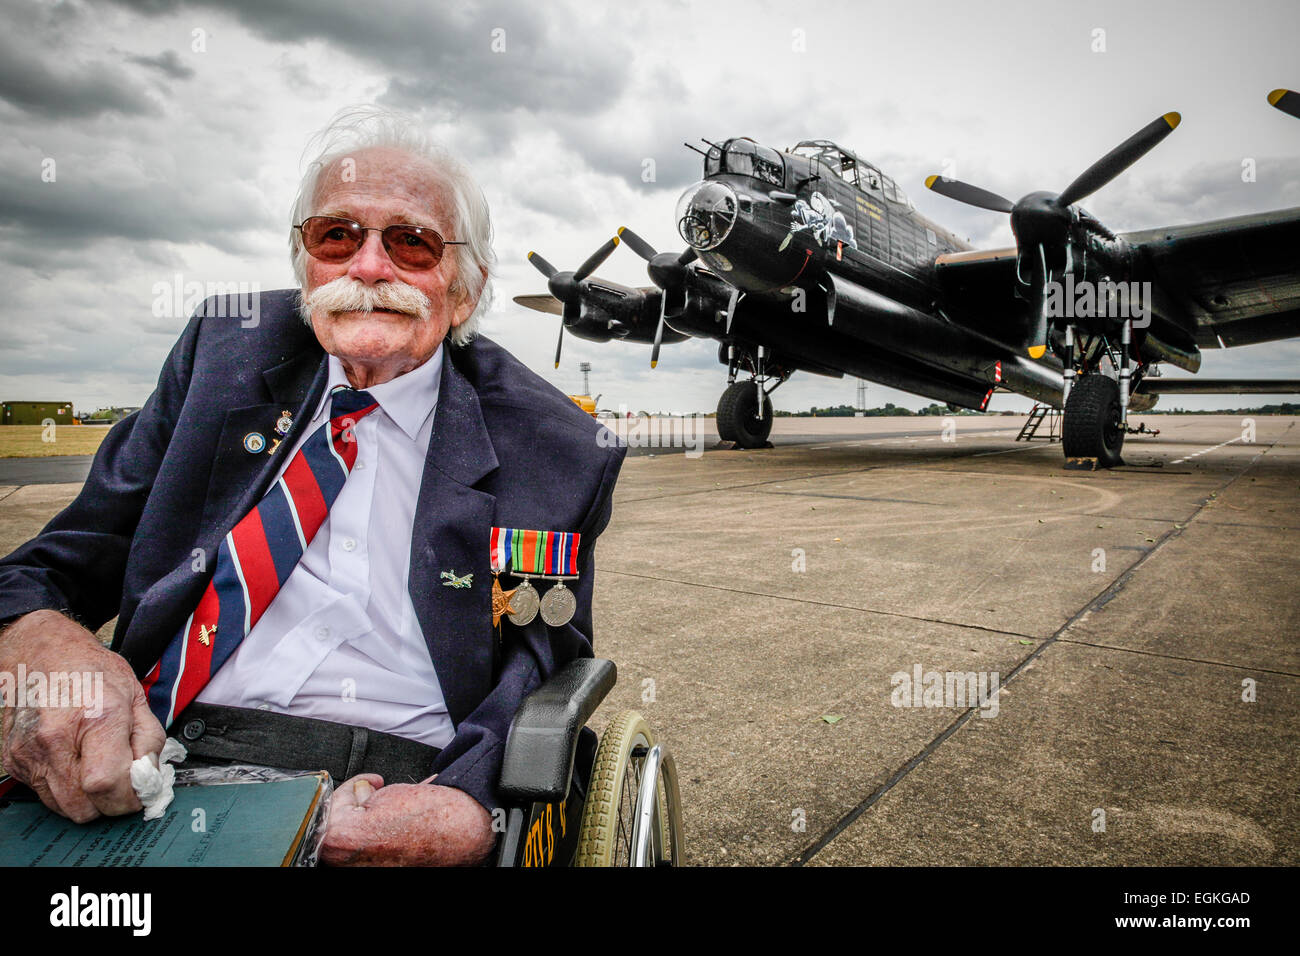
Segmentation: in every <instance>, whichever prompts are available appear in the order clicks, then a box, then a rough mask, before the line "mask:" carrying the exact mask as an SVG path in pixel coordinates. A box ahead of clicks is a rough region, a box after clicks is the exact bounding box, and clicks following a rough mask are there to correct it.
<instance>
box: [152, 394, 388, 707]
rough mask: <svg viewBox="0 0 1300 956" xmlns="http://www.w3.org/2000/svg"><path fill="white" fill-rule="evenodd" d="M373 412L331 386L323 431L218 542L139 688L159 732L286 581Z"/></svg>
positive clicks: (366, 401)
mask: <svg viewBox="0 0 1300 956" xmlns="http://www.w3.org/2000/svg"><path fill="white" fill-rule="evenodd" d="M378 407H379V405H378V404H377V403H376V402H375V400H374V399H373V398H371V397H370V395H369V393H367V392H359V391H356V390H355V389H351V388H347V387H346V386H339V387H338V388H337V389H336V390H335V392H334V394H333V395H332V396H331V397H330V420H329V422H328V424H327V425H321V427H320V428H318V429H317V430H316V431H315V432H313V433H312V434H311V435H310V436H309V437H308V438H307V440H306V441H305V442H303V444H302V447H301V448H299V449H298V452H297V454H295V455H294V456H293V461H291V462H289V467H288V468H286V469H285V471H284V474H283V475H282V476H281V477H280V479H279V480H278V481H276V483H275V484H274V485H272V486H271V489H270V490H269V491H268V492H267V493H266V495H265V496H264V497H263V498H262V500H261V501H259V502H258V503H257V506H256V507H254V508H253V510H252V511H250V512H249V513H248V514H246V515H245V516H244V517H243V519H242V520H241V521H240V522H239V523H238V524H237V525H235V527H234V528H233V529H232V530H231V531H230V533H229V534H227V535H226V537H225V538H224V539H223V540H222V542H221V545H220V547H218V549H217V560H216V570H215V571H214V572H213V575H212V580H211V581H210V582H209V583H208V586H207V589H206V590H205V591H204V592H203V597H201V598H200V599H199V603H198V606H197V607H195V609H194V613H193V614H191V615H190V617H189V620H187V621H186V622H185V626H184V627H183V628H182V629H181V631H180V633H179V634H177V635H176V636H175V637H174V638H172V641H171V643H170V644H169V645H167V649H166V650H165V651H163V656H162V660H160V661H159V662H158V663H157V664H155V665H154V668H153V670H151V671H150V672H149V673H148V675H147V676H146V677H145V679H144V681H143V682H142V684H143V686H144V692H145V694H146V696H147V697H148V698H149V709H150V710H151V711H153V714H154V716H155V717H157V718H158V720H159V722H160V723H161V724H162V725H163V727H168V726H170V724H171V722H172V721H173V720H174V719H175V717H176V715H177V714H179V713H180V712H181V711H183V710H184V709H185V708H186V707H187V706H189V704H190V702H191V701H193V700H194V698H195V697H197V696H198V695H199V692H200V691H201V690H203V687H204V685H206V684H207V682H208V681H209V680H210V679H211V677H212V675H213V674H215V673H216V672H217V671H218V670H220V669H221V665H222V664H224V663H225V662H226V661H227V660H228V659H229V658H230V655H231V654H233V653H234V651H235V648H237V647H238V646H239V643H240V642H241V641H242V640H243V639H244V638H245V637H247V636H248V633H249V632H250V631H251V630H252V629H253V627H254V625H256V624H257V622H258V620H259V619H260V618H261V617H262V613H263V612H264V611H265V610H266V609H267V608H268V607H269V606H270V604H271V601H272V600H274V598H275V595H276V593H277V592H279V590H280V588H281V587H282V586H283V585H284V582H285V581H287V580H288V578H289V574H290V573H291V572H292V571H293V569H294V567H295V566H296V565H297V564H298V562H299V561H300V560H301V559H302V556H303V553H304V552H305V551H306V550H307V545H309V544H310V543H311V539H312V538H313V537H315V535H316V532H317V530H319V529H320V526H321V525H322V524H324V523H325V518H326V517H327V516H328V514H329V509H330V506H331V505H332V504H333V503H334V499H335V498H337V497H338V495H339V492H340V491H342V490H343V482H344V481H346V480H347V477H348V475H349V474H350V473H351V472H352V465H353V464H354V463H355V462H356V460H357V443H356V439H355V438H354V437H353V435H352V426H353V425H355V424H356V423H357V422H358V421H359V420H360V419H361V418H363V417H364V416H366V415H369V414H370V413H371V412H373V411H374V410H375V409H377V408H378ZM327 430H328V434H327Z"/></svg>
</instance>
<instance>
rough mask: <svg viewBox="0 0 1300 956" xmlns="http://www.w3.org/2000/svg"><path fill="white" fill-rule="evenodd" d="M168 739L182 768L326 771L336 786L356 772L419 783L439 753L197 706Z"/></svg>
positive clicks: (344, 730) (344, 727) (355, 732)
mask: <svg viewBox="0 0 1300 956" xmlns="http://www.w3.org/2000/svg"><path fill="white" fill-rule="evenodd" d="M171 734H172V736H174V737H176V738H177V739H178V740H179V741H180V742H181V743H182V744H184V745H185V749H186V750H187V751H188V752H189V756H188V757H187V758H186V759H185V762H184V763H182V764H180V766H181V767H196V766H212V765H222V764H236V763H250V764H260V765H262V766H266V767H277V768H279V769H282V770H313V771H314V770H328V771H329V773H330V776H331V777H333V778H334V783H335V785H337V784H340V783H342V782H343V781H344V780H346V779H348V778H349V777H354V776H356V775H357V774H359V773H377V774H379V775H380V776H381V777H383V778H384V783H385V784H390V783H419V782H420V781H421V780H423V779H425V778H426V777H428V776H429V775H430V774H431V773H432V772H433V770H432V767H433V761H434V758H435V757H437V756H438V754H439V753H441V751H440V750H439V749H438V748H437V747H431V746H429V745H428V744H422V743H420V742H419V741H417V740H408V739H407V738H405V737H397V736H394V735H393V734H385V733H381V732H379V731H377V730H370V729H368V728H366V727H357V726H352V725H349V724H340V723H335V722H334V721H330V720H318V719H316V718H313V717H296V716H293V715H291V714H278V713H274V712H272V711H267V710H252V709H249V708H244V707H224V706H220V705H217V704H200V703H197V702H196V703H193V704H190V706H188V707H186V708H185V710H184V711H183V712H182V713H181V715H180V716H179V717H178V718H176V721H175V722H174V723H173V724H172V728H171Z"/></svg>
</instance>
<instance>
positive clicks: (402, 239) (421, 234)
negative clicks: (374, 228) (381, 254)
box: [384, 226, 443, 269]
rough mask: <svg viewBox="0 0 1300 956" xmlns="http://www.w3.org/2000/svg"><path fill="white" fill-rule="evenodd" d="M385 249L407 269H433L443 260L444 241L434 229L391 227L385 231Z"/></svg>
mask: <svg viewBox="0 0 1300 956" xmlns="http://www.w3.org/2000/svg"><path fill="white" fill-rule="evenodd" d="M384 247H385V248H386V249H387V250H388V254H389V255H390V256H392V257H393V261H394V262H396V263H397V264H398V265H399V266H402V267H403V268H405V269H432V268H433V267H434V266H436V265H437V264H438V262H439V261H440V260H441V259H442V250H443V241H442V236H440V235H438V233H437V232H435V231H434V230H432V229H425V228H421V227H419V226H389V227H388V228H387V229H385V230H384Z"/></svg>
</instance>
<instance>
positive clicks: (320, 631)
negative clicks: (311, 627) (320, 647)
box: [316, 627, 330, 641]
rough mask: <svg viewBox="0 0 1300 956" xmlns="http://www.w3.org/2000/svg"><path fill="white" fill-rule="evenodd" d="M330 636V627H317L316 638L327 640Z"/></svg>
mask: <svg viewBox="0 0 1300 956" xmlns="http://www.w3.org/2000/svg"><path fill="white" fill-rule="evenodd" d="M329 636H330V629H329V628H328V627H318V628H316V640H318V641H324V640H327V639H328V638H329Z"/></svg>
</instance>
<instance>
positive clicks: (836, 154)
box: [788, 139, 912, 206]
mask: <svg viewBox="0 0 1300 956" xmlns="http://www.w3.org/2000/svg"><path fill="white" fill-rule="evenodd" d="M788 152H790V153H791V154H792V155H795V156H806V157H808V158H809V159H811V160H812V161H813V162H814V163H821V164H822V165H823V166H826V167H827V168H829V169H830V171H831V172H832V173H834V174H835V175H836V176H838V177H840V179H842V180H844V181H845V182H846V183H848V184H849V185H851V186H856V187H857V188H858V189H860V190H862V191H863V192H864V193H866V194H868V195H870V196H877V197H881V196H883V197H884V198H885V199H888V200H889V201H890V202H896V203H900V204H901V205H904V206H911V205H912V201H911V200H910V199H908V198H907V193H905V192H903V190H902V189H900V188H899V186H898V184H897V183H895V182H894V181H893V180H892V179H890V178H889V177H888V176H885V175H884V174H882V173H881V172H880V170H878V169H877V168H876V167H875V166H872V165H871V164H870V163H867V162H863V161H862V160H860V159H858V157H856V156H854V155H853V154H852V153H850V152H849V151H848V150H846V149H843V148H841V147H839V146H836V145H835V144H834V143H832V142H831V141H830V140H828V139H808V140H804V141H803V142H802V143H799V144H797V145H796V146H794V147H793V148H792V149H790V150H788Z"/></svg>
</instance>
